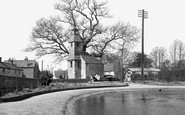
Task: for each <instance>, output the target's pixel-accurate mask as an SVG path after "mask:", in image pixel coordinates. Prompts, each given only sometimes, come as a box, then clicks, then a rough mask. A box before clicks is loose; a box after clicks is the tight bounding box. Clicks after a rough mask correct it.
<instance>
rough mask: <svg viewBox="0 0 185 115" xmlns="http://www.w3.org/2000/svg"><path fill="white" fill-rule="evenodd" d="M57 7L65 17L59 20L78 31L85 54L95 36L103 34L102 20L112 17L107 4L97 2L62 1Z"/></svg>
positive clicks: (83, 0) (80, 0)
mask: <svg viewBox="0 0 185 115" xmlns="http://www.w3.org/2000/svg"><path fill="white" fill-rule="evenodd" d="M61 1H62V3H58V4H56V5H55V9H56V10H59V11H60V12H61V13H62V14H63V16H62V18H61V17H58V18H57V20H58V21H60V22H62V23H66V24H68V25H69V26H71V27H72V28H73V27H75V28H77V29H78V31H77V33H78V35H79V37H80V38H81V40H82V42H83V52H86V49H87V47H88V44H89V43H90V42H91V41H93V38H95V36H97V35H100V34H101V33H102V32H103V27H102V26H101V23H100V21H101V19H103V18H109V17H111V16H110V15H109V11H108V9H107V7H106V4H107V2H97V1H96V0H61Z"/></svg>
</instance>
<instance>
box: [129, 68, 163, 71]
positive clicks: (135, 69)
mask: <svg viewBox="0 0 185 115" xmlns="http://www.w3.org/2000/svg"><path fill="white" fill-rule="evenodd" d="M128 70H130V71H138V72H140V71H141V68H128V69H127V71H128ZM144 71H146V72H147V71H148V72H149V71H152V72H159V71H160V69H155V68H144Z"/></svg>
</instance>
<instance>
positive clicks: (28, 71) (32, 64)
mask: <svg viewBox="0 0 185 115" xmlns="http://www.w3.org/2000/svg"><path fill="white" fill-rule="evenodd" d="M5 62H7V63H11V62H12V63H13V64H14V65H16V66H17V67H19V68H21V69H22V70H23V74H24V76H25V77H26V78H39V74H40V70H39V65H38V63H37V61H36V60H28V58H27V57H25V59H24V60H13V59H9V60H6V61H5Z"/></svg>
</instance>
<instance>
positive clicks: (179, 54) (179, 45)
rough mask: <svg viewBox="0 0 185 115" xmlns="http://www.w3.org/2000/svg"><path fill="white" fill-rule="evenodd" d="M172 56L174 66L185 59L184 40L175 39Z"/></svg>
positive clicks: (171, 51) (171, 48)
mask: <svg viewBox="0 0 185 115" xmlns="http://www.w3.org/2000/svg"><path fill="white" fill-rule="evenodd" d="M170 56H171V62H172V63H173V65H174V67H176V66H177V63H179V62H182V60H184V59H185V45H184V43H183V42H182V41H180V40H178V39H176V40H174V41H173V44H172V45H171V46H170Z"/></svg>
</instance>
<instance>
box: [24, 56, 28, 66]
mask: <svg viewBox="0 0 185 115" xmlns="http://www.w3.org/2000/svg"><path fill="white" fill-rule="evenodd" d="M24 60H25V61H26V66H27V67H28V57H25V58H24Z"/></svg>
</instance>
